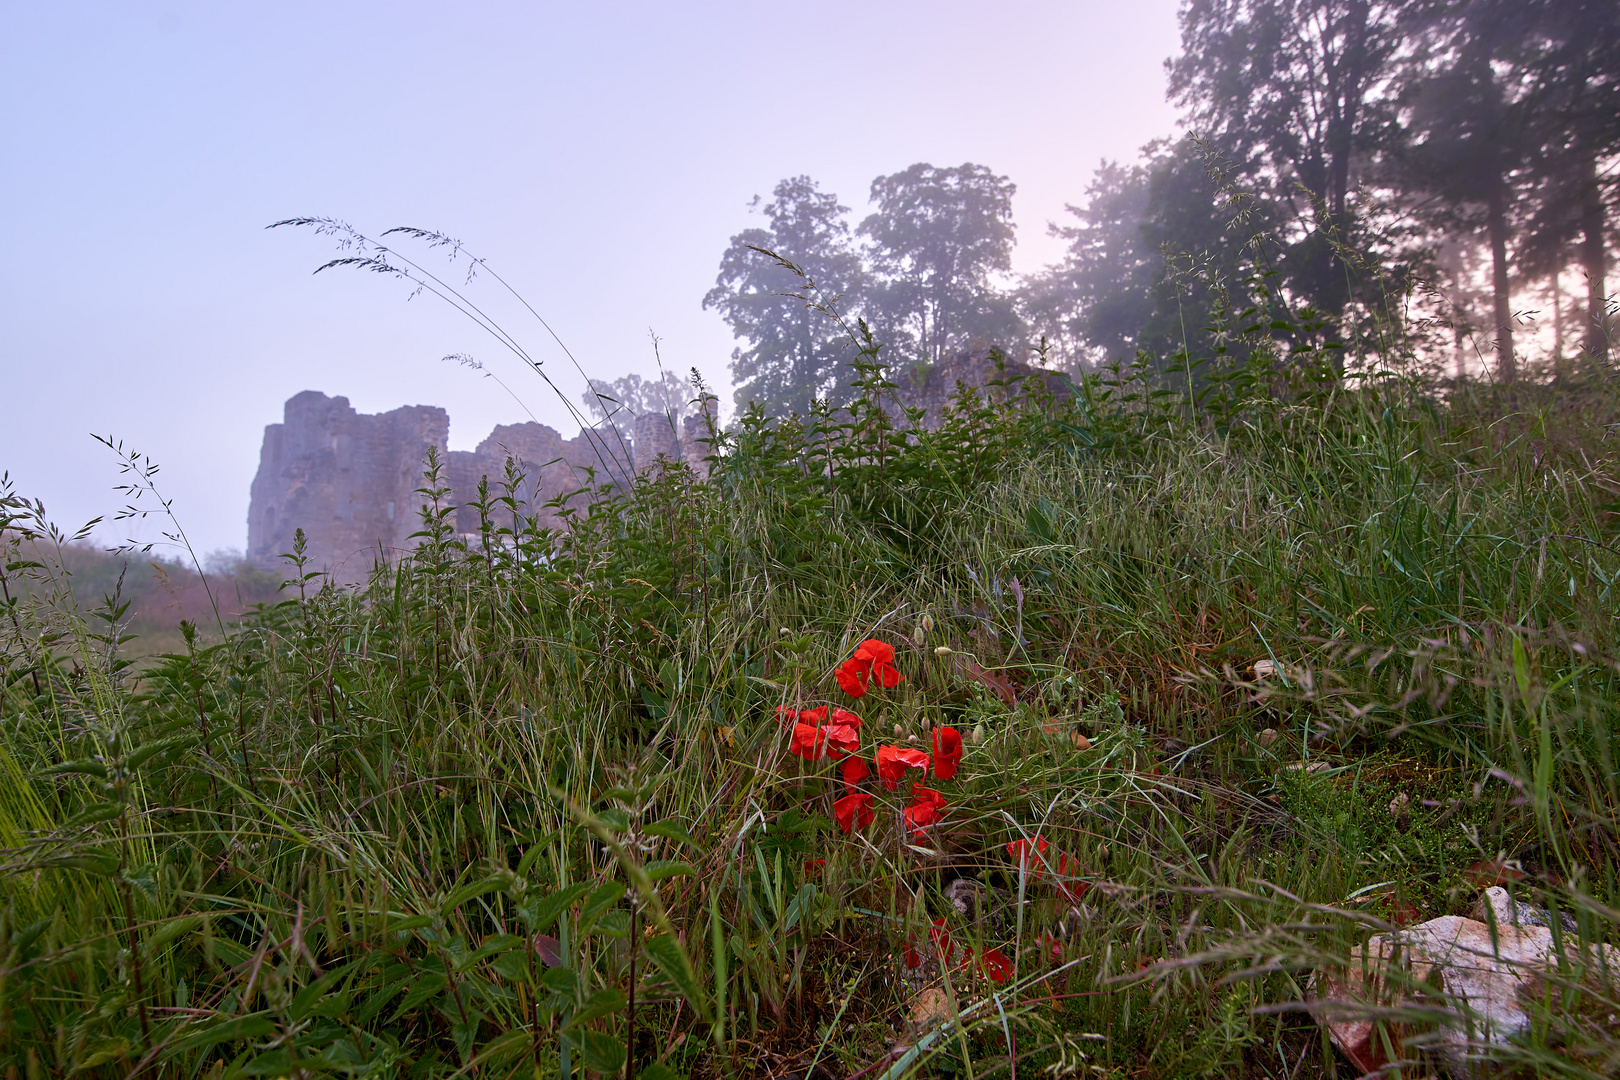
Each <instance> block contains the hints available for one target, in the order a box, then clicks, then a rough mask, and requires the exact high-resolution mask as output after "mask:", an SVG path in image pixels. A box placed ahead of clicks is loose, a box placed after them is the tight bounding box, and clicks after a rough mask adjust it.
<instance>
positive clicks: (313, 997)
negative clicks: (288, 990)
mask: <svg viewBox="0 0 1620 1080" xmlns="http://www.w3.org/2000/svg"><path fill="white" fill-rule="evenodd" d="M360 963H361V961H359V960H350V961H349V962H348V963H347V964H344V965H343V966H342V967H335V968H333V969H332V970H331V971H328V972H327V973H326V974H325V975H322V976H321V977H320V978H318V979H316V980H315V981H314V982H312V983H310V984H309V985H308V986H306V987H304V988H303V989H302V990H300V991H298V993H297V994H295V995H294V996H293V999H292V1005H291V1006H290V1007H289V1008H288V1010H287V1015H288V1016H291V1017H292V1018H293V1019H294V1020H302V1019H303V1018H304V1017H305V1016H307V1015H309V1012H310V1010H311V1009H313V1008H314V1007H315V1006H316V1005H317V1004H318V1003H319V1002H320V1000H321V999H322V998H323V997H325V996H326V994H327V993H328V991H330V990H331V989H332V987H333V986H335V985H337V981H338V980H339V979H341V978H343V977H344V976H345V975H347V974H348V973H349V972H351V971H353V970H354V969H355V967H356V966H357V965H359V964H360Z"/></svg>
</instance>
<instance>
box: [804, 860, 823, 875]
mask: <svg viewBox="0 0 1620 1080" xmlns="http://www.w3.org/2000/svg"><path fill="white" fill-rule="evenodd" d="M826 865H827V860H826V859H806V860H804V876H805V877H817V876H819V875H820V874H821V868H822V867H823V866H826Z"/></svg>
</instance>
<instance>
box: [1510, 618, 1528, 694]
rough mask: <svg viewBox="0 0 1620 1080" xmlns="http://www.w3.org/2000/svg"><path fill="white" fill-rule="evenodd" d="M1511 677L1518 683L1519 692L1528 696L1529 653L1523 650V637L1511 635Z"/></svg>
mask: <svg viewBox="0 0 1620 1080" xmlns="http://www.w3.org/2000/svg"><path fill="white" fill-rule="evenodd" d="M1513 677H1514V679H1515V680H1516V681H1517V682H1518V684H1519V693H1520V694H1523V695H1524V696H1525V697H1529V696H1530V654H1529V653H1527V652H1525V649H1524V639H1523V638H1521V637H1519V636H1518V635H1517V634H1515V635H1514V636H1513Z"/></svg>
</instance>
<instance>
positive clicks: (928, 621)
mask: <svg viewBox="0 0 1620 1080" xmlns="http://www.w3.org/2000/svg"><path fill="white" fill-rule="evenodd" d="M918 625H920V626H921V627H922V628H923V633H925V634H926V633H928V632H929V631H930V630H932V629H933V628H934V617H933V616H932V615H924V616H923V617H922V619H921V621H920V622H919V624H918Z"/></svg>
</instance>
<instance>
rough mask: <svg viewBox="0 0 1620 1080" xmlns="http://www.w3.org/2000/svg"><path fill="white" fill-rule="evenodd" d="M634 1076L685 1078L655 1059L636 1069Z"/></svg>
mask: <svg viewBox="0 0 1620 1080" xmlns="http://www.w3.org/2000/svg"><path fill="white" fill-rule="evenodd" d="M636 1076H637V1077H639V1078H640V1080H686V1078H685V1077H683V1076H682V1075H681V1074H680V1073H678V1072H676V1071H675V1070H674V1069H672V1068H670V1067H669V1066H668V1065H665V1064H664V1063H663V1062H662V1061H656V1062H654V1063H653V1064H651V1065H648V1066H647V1067H646V1068H644V1069H637V1070H636Z"/></svg>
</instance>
